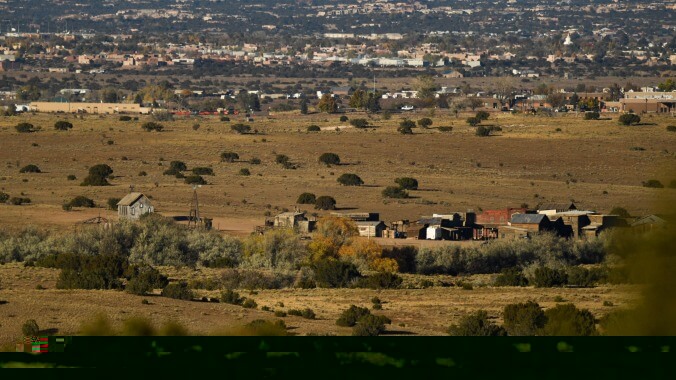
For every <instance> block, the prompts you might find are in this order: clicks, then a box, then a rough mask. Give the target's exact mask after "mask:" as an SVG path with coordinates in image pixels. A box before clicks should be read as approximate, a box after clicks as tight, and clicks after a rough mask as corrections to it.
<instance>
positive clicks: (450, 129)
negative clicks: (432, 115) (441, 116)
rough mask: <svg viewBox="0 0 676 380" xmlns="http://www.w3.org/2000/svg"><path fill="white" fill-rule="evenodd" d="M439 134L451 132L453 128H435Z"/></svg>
mask: <svg viewBox="0 0 676 380" xmlns="http://www.w3.org/2000/svg"><path fill="white" fill-rule="evenodd" d="M437 129H438V130H439V132H451V131H453V127H439V128H437Z"/></svg>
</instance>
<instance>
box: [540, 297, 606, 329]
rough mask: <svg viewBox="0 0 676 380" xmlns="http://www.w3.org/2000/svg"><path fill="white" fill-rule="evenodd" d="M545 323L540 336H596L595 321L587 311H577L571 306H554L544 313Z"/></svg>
mask: <svg viewBox="0 0 676 380" xmlns="http://www.w3.org/2000/svg"><path fill="white" fill-rule="evenodd" d="M545 317H546V318H547V323H546V324H545V326H544V328H543V329H542V334H543V335H547V336H590V335H596V321H595V319H594V316H593V315H592V313H591V312H590V311H589V310H587V309H582V310H580V309H578V308H576V307H575V305H573V304H570V303H569V304H564V305H556V306H555V307H553V308H551V309H549V310H547V311H545Z"/></svg>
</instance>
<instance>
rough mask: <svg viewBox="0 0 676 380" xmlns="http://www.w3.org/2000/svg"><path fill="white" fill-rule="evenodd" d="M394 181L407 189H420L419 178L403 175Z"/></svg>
mask: <svg viewBox="0 0 676 380" xmlns="http://www.w3.org/2000/svg"><path fill="white" fill-rule="evenodd" d="M394 182H395V183H396V184H397V185H399V186H400V187H401V188H402V189H406V190H418V180H417V179H415V178H411V177H402V178H397V179H395V180H394Z"/></svg>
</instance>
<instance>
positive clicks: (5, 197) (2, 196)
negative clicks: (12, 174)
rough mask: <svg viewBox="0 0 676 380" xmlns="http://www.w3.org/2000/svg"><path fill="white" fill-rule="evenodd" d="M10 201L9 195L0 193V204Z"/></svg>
mask: <svg viewBox="0 0 676 380" xmlns="http://www.w3.org/2000/svg"><path fill="white" fill-rule="evenodd" d="M8 199H9V194H7V193H3V192H2V191H0V203H5V202H7V200H8Z"/></svg>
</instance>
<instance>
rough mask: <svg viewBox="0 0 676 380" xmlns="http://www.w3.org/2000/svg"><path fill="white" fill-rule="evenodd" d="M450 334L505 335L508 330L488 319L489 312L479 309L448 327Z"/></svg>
mask: <svg viewBox="0 0 676 380" xmlns="http://www.w3.org/2000/svg"><path fill="white" fill-rule="evenodd" d="M447 332H448V334H449V335H453V336H505V335H507V331H505V329H504V328H503V327H502V326H498V325H496V324H495V323H493V322H492V321H490V320H488V313H487V312H486V311H485V310H479V311H477V312H476V313H473V314H470V315H466V316H464V317H462V318H461V319H460V322H458V324H457V325H455V324H454V325H451V326H450V327H449V328H448V331H447Z"/></svg>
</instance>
